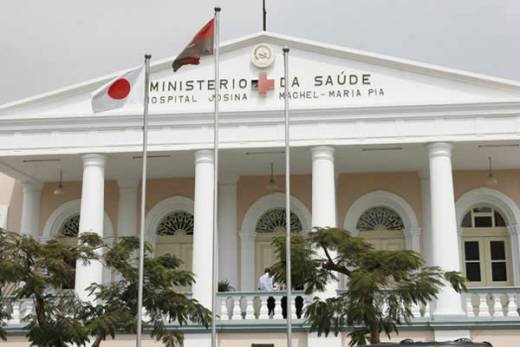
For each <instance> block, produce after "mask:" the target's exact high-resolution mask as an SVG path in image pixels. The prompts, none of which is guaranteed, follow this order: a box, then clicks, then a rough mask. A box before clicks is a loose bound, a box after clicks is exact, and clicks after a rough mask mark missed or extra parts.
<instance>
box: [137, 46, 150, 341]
mask: <svg viewBox="0 0 520 347" xmlns="http://www.w3.org/2000/svg"><path fill="white" fill-rule="evenodd" d="M151 58H152V56H151V55H150V54H145V56H144V65H145V67H144V105H143V173H142V180H141V228H140V232H139V284H138V291H137V317H136V318H137V337H136V343H135V345H136V346H137V347H141V338H142V330H143V327H142V314H143V278H144V275H143V274H144V213H145V204H146V164H147V163H146V161H147V149H148V148H147V147H148V93H149V89H148V85H149V84H150V59H151Z"/></svg>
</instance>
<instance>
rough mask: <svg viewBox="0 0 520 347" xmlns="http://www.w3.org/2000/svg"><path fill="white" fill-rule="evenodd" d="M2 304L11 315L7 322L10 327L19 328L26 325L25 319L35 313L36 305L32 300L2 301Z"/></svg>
mask: <svg viewBox="0 0 520 347" xmlns="http://www.w3.org/2000/svg"><path fill="white" fill-rule="evenodd" d="M1 304H2V305H3V306H4V309H5V310H6V311H7V312H8V313H10V315H11V319H9V320H8V321H7V325H8V326H19V325H22V324H25V322H23V318H24V317H26V316H27V315H29V314H31V313H33V311H34V303H33V300H32V299H22V300H11V299H2V301H1Z"/></svg>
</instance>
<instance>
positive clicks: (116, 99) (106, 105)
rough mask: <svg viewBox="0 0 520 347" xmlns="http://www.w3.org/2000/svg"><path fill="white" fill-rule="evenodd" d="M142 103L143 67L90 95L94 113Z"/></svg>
mask: <svg viewBox="0 0 520 347" xmlns="http://www.w3.org/2000/svg"><path fill="white" fill-rule="evenodd" d="M143 102H144V66H139V67H138V68H135V69H132V70H129V71H128V72H126V73H125V74H123V75H121V76H118V77H116V78H114V79H113V80H112V81H110V82H108V83H107V84H105V85H104V86H103V87H101V88H99V89H98V90H96V91H95V92H94V93H92V100H91V104H92V111H94V113H98V112H104V111H109V110H113V109H116V108H121V107H124V106H125V105H126V104H143Z"/></svg>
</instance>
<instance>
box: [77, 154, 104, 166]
mask: <svg viewBox="0 0 520 347" xmlns="http://www.w3.org/2000/svg"><path fill="white" fill-rule="evenodd" d="M81 159H82V160H83V167H86V166H97V167H101V168H104V167H105V161H106V156H105V155H103V154H83V155H82V156H81Z"/></svg>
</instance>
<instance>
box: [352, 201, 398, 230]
mask: <svg viewBox="0 0 520 347" xmlns="http://www.w3.org/2000/svg"><path fill="white" fill-rule="evenodd" d="M356 228H357V230H359V231H382V230H403V229H404V224H403V220H402V219H401V217H400V216H399V215H398V214H397V212H395V211H394V210H392V209H390V208H388V207H383V206H379V207H373V208H371V209H369V210H367V211H365V212H364V213H363V214H362V215H361V216H360V217H359V220H358V222H357V225H356Z"/></svg>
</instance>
